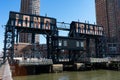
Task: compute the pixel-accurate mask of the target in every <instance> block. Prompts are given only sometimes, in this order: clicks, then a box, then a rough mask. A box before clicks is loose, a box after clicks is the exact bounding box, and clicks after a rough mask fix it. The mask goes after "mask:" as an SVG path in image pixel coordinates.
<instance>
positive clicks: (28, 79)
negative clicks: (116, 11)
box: [13, 70, 120, 80]
mask: <svg viewBox="0 0 120 80" xmlns="http://www.w3.org/2000/svg"><path fill="white" fill-rule="evenodd" d="M13 80H120V71H109V70H96V71H82V72H81V71H79V72H63V73H48V74H40V75H32V76H20V77H14V78H13Z"/></svg>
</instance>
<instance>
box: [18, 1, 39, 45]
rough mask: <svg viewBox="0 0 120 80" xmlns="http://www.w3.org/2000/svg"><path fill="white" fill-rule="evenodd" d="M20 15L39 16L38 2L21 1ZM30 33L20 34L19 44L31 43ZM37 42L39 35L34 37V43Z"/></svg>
mask: <svg viewBox="0 0 120 80" xmlns="http://www.w3.org/2000/svg"><path fill="white" fill-rule="evenodd" d="M20 12H21V13H26V14H34V15H40V0H21V7H20ZM31 38H32V35H31V34H30V33H20V36H19V42H22V43H31ZM38 42H39V35H37V34H36V35H35V43H38Z"/></svg>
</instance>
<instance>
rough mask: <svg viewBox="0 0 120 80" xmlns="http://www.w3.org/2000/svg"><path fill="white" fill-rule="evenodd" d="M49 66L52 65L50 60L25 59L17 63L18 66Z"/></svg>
mask: <svg viewBox="0 0 120 80" xmlns="http://www.w3.org/2000/svg"><path fill="white" fill-rule="evenodd" d="M51 64H53V61H52V59H27V60H20V61H19V65H51Z"/></svg>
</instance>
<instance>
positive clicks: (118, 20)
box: [95, 0, 120, 56]
mask: <svg viewBox="0 0 120 80" xmlns="http://www.w3.org/2000/svg"><path fill="white" fill-rule="evenodd" d="M95 5H96V20H97V24H98V25H102V26H103V27H104V31H105V36H106V37H107V53H108V55H109V56H115V55H120V35H119V34H120V0H95Z"/></svg>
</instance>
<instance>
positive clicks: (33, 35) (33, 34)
mask: <svg viewBox="0 0 120 80" xmlns="http://www.w3.org/2000/svg"><path fill="white" fill-rule="evenodd" d="M31 42H32V44H34V43H35V33H32V40H31Z"/></svg>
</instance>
